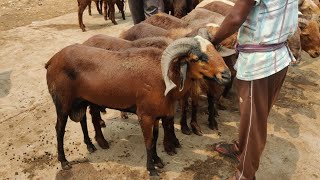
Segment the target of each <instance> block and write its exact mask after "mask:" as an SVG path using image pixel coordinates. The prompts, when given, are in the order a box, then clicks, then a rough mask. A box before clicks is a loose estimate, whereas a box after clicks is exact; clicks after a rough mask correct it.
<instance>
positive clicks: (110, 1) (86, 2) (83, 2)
mask: <svg viewBox="0 0 320 180" xmlns="http://www.w3.org/2000/svg"><path fill="white" fill-rule="evenodd" d="M77 1H78V21H79V26H80V28H81V29H82V31H86V26H85V25H84V24H83V11H84V10H85V9H86V8H87V6H89V15H91V0H77ZM94 1H95V2H96V3H97V9H98V12H99V13H100V14H101V13H102V10H100V9H101V8H102V7H101V6H102V5H101V3H102V2H103V4H104V11H105V12H104V16H105V19H106V20H107V19H108V18H107V17H108V15H109V14H110V15H109V16H110V20H111V21H112V23H113V24H117V22H116V21H115V16H114V13H115V9H114V5H115V3H117V5H118V8H119V10H120V11H121V13H122V18H123V19H125V15H124V11H123V7H124V4H123V1H121V0H102V1H99V0H94ZM99 5H100V6H99ZM99 7H100V8H99ZM108 8H109V10H107V9H108Z"/></svg>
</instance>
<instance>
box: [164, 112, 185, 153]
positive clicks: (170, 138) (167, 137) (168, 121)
mask: <svg viewBox="0 0 320 180" xmlns="http://www.w3.org/2000/svg"><path fill="white" fill-rule="evenodd" d="M173 119H174V118H173V117H169V118H162V126H163V130H164V139H163V145H164V149H165V151H166V152H167V154H169V155H174V154H177V151H176V148H180V147H181V145H180V143H179V140H178V139H177V137H176V135H175V133H174V121H173Z"/></svg>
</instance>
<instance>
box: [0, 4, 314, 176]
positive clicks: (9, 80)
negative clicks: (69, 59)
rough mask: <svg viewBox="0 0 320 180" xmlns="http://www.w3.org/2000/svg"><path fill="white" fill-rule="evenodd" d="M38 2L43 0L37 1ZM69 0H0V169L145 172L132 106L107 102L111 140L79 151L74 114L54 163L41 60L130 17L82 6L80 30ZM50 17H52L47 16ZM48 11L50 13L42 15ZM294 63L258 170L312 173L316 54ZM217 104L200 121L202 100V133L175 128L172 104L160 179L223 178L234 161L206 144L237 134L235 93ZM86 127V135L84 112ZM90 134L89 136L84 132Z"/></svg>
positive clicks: (1, 172)
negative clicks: (64, 165) (215, 112)
mask: <svg viewBox="0 0 320 180" xmlns="http://www.w3.org/2000/svg"><path fill="white" fill-rule="evenodd" d="M39 4H42V5H39ZM76 6H77V4H76V1H75V0H72V1H66V0H55V1H49V0H21V1H18V0H11V1H7V2H3V1H1V2H0V9H1V11H0V15H1V16H0V22H1V27H0V28H1V31H0V49H1V50H0V138H1V143H0V152H1V154H0V159H1V161H0V177H1V178H2V179H148V175H147V172H146V170H145V162H146V153H145V148H144V143H143V138H142V133H141V130H140V127H139V124H138V121H137V117H136V116H135V115H130V117H129V119H127V120H123V119H121V118H120V113H119V112H118V111H113V110H108V112H107V114H106V115H103V118H104V119H105V121H106V124H107V128H104V129H103V133H104V135H105V137H106V138H107V140H108V141H109V142H110V149H108V150H102V149H101V148H99V147H98V145H97V144H96V142H94V144H95V145H96V146H97V148H98V150H97V151H96V152H94V153H92V154H90V153H88V151H87V150H86V146H85V145H84V143H83V136H82V133H81V127H80V124H77V123H74V122H71V121H69V122H68V125H67V129H66V136H65V150H66V157H67V159H68V160H69V161H72V162H73V168H72V169H71V170H69V171H61V168H60V164H59V163H58V161H57V154H56V139H55V129H54V126H55V121H56V116H55V109H54V106H53V103H52V100H51V98H50V96H49V94H48V91H47V86H46V80H45V73H46V71H45V69H44V64H45V63H46V62H47V61H48V60H49V59H50V57H52V56H53V55H54V54H55V53H56V52H57V51H59V50H60V49H61V48H63V47H65V46H67V45H70V44H73V43H82V42H83V41H84V40H86V39H87V38H89V37H90V36H92V35H94V34H99V33H101V34H108V35H112V36H117V35H119V33H120V32H121V31H122V30H124V29H127V28H129V27H131V26H132V21H131V17H130V14H129V13H127V16H128V17H127V20H125V21H123V20H121V19H120V14H117V18H118V19H117V21H118V23H119V25H117V26H113V25H112V23H111V22H110V21H105V20H104V19H103V17H102V16H100V15H98V14H97V12H96V10H95V7H94V8H93V16H92V17H89V16H88V14H87V11H86V12H85V13H84V23H85V24H86V26H87V30H88V31H87V32H84V33H83V32H82V31H81V30H80V29H79V27H78V24H77V13H76ZM53 17H56V18H53ZM50 18H53V19H50ZM303 57H304V58H303V61H302V63H301V64H300V66H298V67H290V69H289V73H288V76H287V78H286V81H285V83H284V87H283V88H282V91H281V94H280V97H279V101H278V102H277V103H276V105H275V106H274V108H273V110H272V112H271V115H270V119H269V124H268V125H269V126H268V143H267V146H266V149H265V151H264V154H263V158H262V159H261V166H260V169H259V171H258V172H257V179H281V180H282V179H319V178H320V166H319V164H320V155H319V151H320V141H319V136H320V132H319V127H320V121H319V120H320V118H319V116H320V98H319V97H320V92H319V83H320V71H319V69H320V59H319V58H318V59H312V58H310V57H309V56H308V55H307V54H306V53H304V54H303ZM223 102H224V103H225V104H226V105H227V107H228V108H227V110H223V111H222V110H221V111H219V113H220V116H219V117H218V121H219V125H220V133H221V134H220V133H218V132H216V131H212V130H210V129H209V128H208V127H207V121H206V118H207V114H206V113H205V109H206V103H205V101H203V102H202V108H201V110H200V115H199V122H200V126H201V127H202V129H203V132H204V136H202V137H199V136H196V135H191V136H187V135H184V134H182V133H181V131H180V126H179V125H178V124H179V123H178V122H179V114H180V113H179V112H177V117H176V119H175V121H176V125H175V127H176V133H177V136H178V138H179V140H180V142H181V144H182V148H181V149H179V150H178V154H177V155H175V156H169V155H167V154H166V153H165V152H164V150H163V145H162V140H163V131H162V130H161V131H160V136H159V140H158V152H159V155H160V157H162V158H163V161H164V162H165V164H166V166H165V168H164V169H163V170H161V171H162V173H161V177H162V178H163V179H225V178H226V177H228V176H230V175H232V173H233V170H234V167H235V166H236V163H235V162H234V161H232V160H231V159H229V158H223V157H221V156H219V155H218V154H217V153H215V152H213V151H212V145H213V144H214V143H216V142H219V141H222V140H224V141H231V140H232V139H234V138H235V137H236V136H237V127H238V125H239V122H238V118H239V112H238V111H237V105H236V103H234V100H232V98H231V99H224V101H223ZM88 126H89V133H90V136H91V137H92V139H94V138H93V137H94V132H93V127H92V125H91V123H90V118H89V123H88ZM93 141H94V140H93Z"/></svg>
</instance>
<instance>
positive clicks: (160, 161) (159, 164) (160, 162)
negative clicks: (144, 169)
mask: <svg viewBox="0 0 320 180" xmlns="http://www.w3.org/2000/svg"><path fill="white" fill-rule="evenodd" d="M154 165H155V166H156V167H158V168H160V169H162V168H164V163H163V161H162V160H161V159H160V158H159V157H158V158H157V159H156V160H154Z"/></svg>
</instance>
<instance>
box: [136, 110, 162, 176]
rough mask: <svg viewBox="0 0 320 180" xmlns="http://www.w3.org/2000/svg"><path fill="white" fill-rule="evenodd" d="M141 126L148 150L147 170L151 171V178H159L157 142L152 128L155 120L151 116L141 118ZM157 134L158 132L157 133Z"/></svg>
mask: <svg viewBox="0 0 320 180" xmlns="http://www.w3.org/2000/svg"><path fill="white" fill-rule="evenodd" d="M139 118H141V119H140V126H141V129H142V133H143V137H144V142H145V145H146V149H147V170H148V171H149V174H150V176H158V172H157V170H156V168H155V166H154V159H153V158H154V149H155V147H154V143H156V140H154V138H153V132H152V128H153V127H154V123H155V120H154V119H152V118H151V117H150V116H143V117H139ZM155 133H156V132H155Z"/></svg>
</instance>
